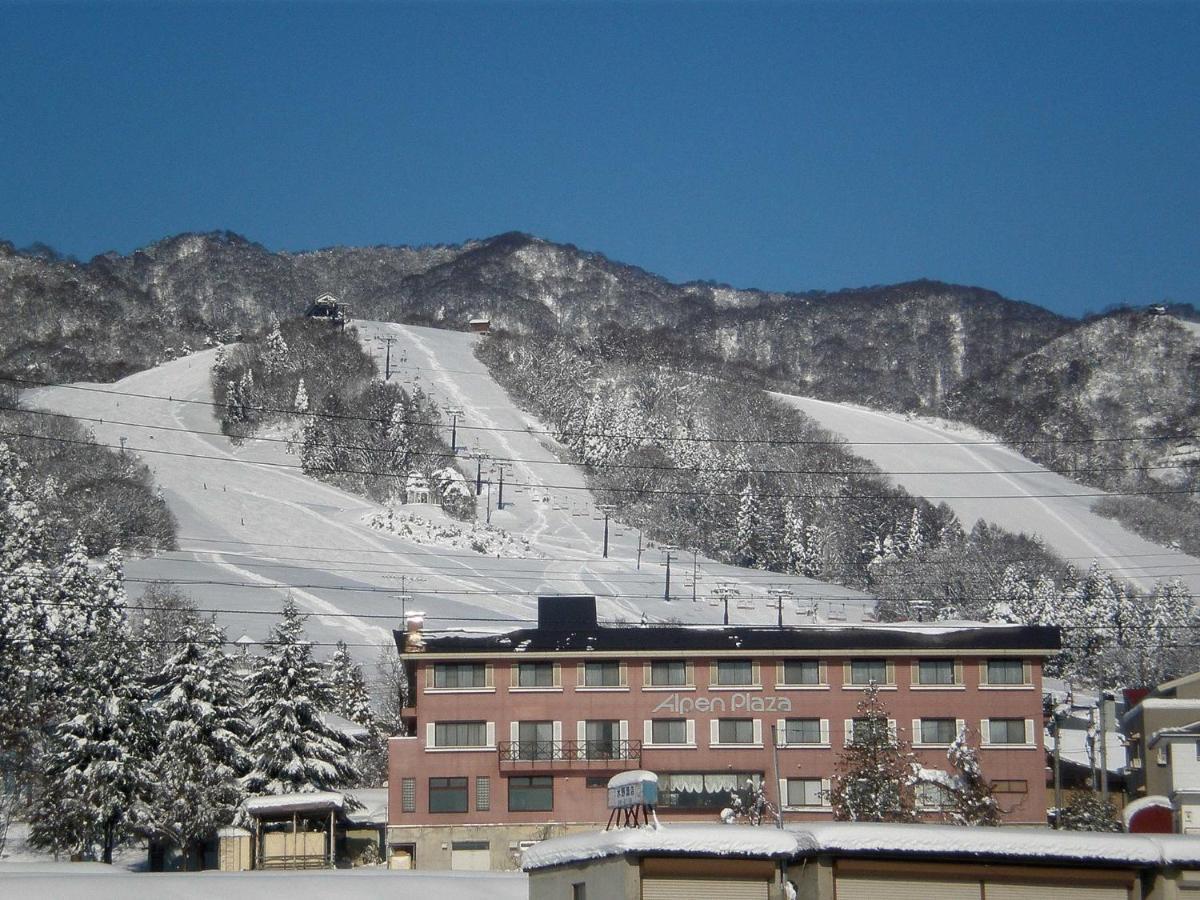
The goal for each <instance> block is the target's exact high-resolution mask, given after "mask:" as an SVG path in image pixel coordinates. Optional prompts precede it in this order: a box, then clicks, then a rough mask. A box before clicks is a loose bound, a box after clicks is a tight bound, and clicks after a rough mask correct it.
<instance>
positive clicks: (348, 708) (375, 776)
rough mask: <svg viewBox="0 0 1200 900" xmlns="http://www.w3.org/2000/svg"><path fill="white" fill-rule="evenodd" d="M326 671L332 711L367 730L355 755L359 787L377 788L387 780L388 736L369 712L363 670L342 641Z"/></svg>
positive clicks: (372, 713)
mask: <svg viewBox="0 0 1200 900" xmlns="http://www.w3.org/2000/svg"><path fill="white" fill-rule="evenodd" d="M326 667H327V671H328V678H329V684H330V688H331V690H332V693H333V706H332V711H333V712H335V713H337V714H338V715H339V716H341V717H342V718H344V719H348V720H349V721H351V722H354V723H355V724H357V725H361V726H362V727H363V728H364V729H366V735H365V736H364V737H362V738H360V739H359V743H360V745H361V746H360V747H359V749H358V751H357V752H356V753H355V755H354V763H355V768H356V769H358V772H359V777H360V784H361V785H362V786H365V787H375V786H377V785H380V784H382V783H383V782H384V781H386V780H387V736H386V735H385V734H383V731H382V730H381V728H380V727H379V723H378V722H377V721H376V719H375V713H374V712H373V711H372V709H371V695H370V693H369V692H368V691H367V680H366V678H365V677H363V671H362V667H361V666H360V665H359V664H358V663H356V662H355V661H354V657H352V656H351V655H350V648H349V647H347V646H346V642H345V641H338V645H337V650H336V651H335V652H334V654H333V656H331V657H330V658H329V662H328V663H327V664H326Z"/></svg>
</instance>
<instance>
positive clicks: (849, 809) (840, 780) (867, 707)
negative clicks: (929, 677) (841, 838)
mask: <svg viewBox="0 0 1200 900" xmlns="http://www.w3.org/2000/svg"><path fill="white" fill-rule="evenodd" d="M853 721H854V726H853V734H852V735H851V737H850V740H849V741H847V743H846V747H845V749H844V750H843V751H842V755H841V756H840V757H839V759H838V763H837V769H836V774H835V775H834V777H833V784H832V787H831V789H830V802H831V804H832V806H833V817H834V818H835V819H838V820H839V821H849V822H915V821H917V820H918V814H917V803H916V796H915V791H914V790H913V784H912V771H913V762H914V760H913V755H912V751H911V750H910V749H909V747H908V745H907V743H906V742H904V741H902V740H900V736H899V735H898V734H896V733H895V732H894V730H893V726H892V725H891V724H890V723H889V722H888V713H887V710H886V709H884V707H883V704H882V703H881V702H880V699H879V686H878V685H876V684H875V683H873V682H872V683H871V684H870V685H868V687H867V689H866V691H865V692H864V693H863V698H862V700H860V701H859V704H858V715H857V716H856V717H855V718H854V720H853Z"/></svg>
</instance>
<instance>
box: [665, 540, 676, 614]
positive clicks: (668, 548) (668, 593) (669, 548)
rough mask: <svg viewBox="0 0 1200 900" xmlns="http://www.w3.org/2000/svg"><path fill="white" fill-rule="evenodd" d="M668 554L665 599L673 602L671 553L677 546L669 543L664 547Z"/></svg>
mask: <svg viewBox="0 0 1200 900" xmlns="http://www.w3.org/2000/svg"><path fill="white" fill-rule="evenodd" d="M662 549H663V550H664V551H665V552H666V554H667V580H666V583H665V584H664V585H663V600H664V601H665V602H667V603H670V602H671V553H672V551H674V550H675V549H676V548H675V547H673V546H671V545H670V544H668V545H667V546H665V547H663V548H662Z"/></svg>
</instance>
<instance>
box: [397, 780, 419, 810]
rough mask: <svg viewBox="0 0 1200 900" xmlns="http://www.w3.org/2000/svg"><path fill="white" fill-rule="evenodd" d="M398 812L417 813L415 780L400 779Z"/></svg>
mask: <svg viewBox="0 0 1200 900" xmlns="http://www.w3.org/2000/svg"><path fill="white" fill-rule="evenodd" d="M400 811H401V812H406V813H415V812H416V811H417V779H415V778H402V779H400Z"/></svg>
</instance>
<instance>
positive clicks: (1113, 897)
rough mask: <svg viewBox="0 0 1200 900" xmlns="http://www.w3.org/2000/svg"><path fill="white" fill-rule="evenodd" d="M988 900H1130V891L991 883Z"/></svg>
mask: <svg viewBox="0 0 1200 900" xmlns="http://www.w3.org/2000/svg"><path fill="white" fill-rule="evenodd" d="M986 887H987V898H988V900H1129V889H1128V888H1126V887H1119V886H1114V885H1088V884H1002V883H997V882H992V881H989V882H988V883H987V885H986Z"/></svg>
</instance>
